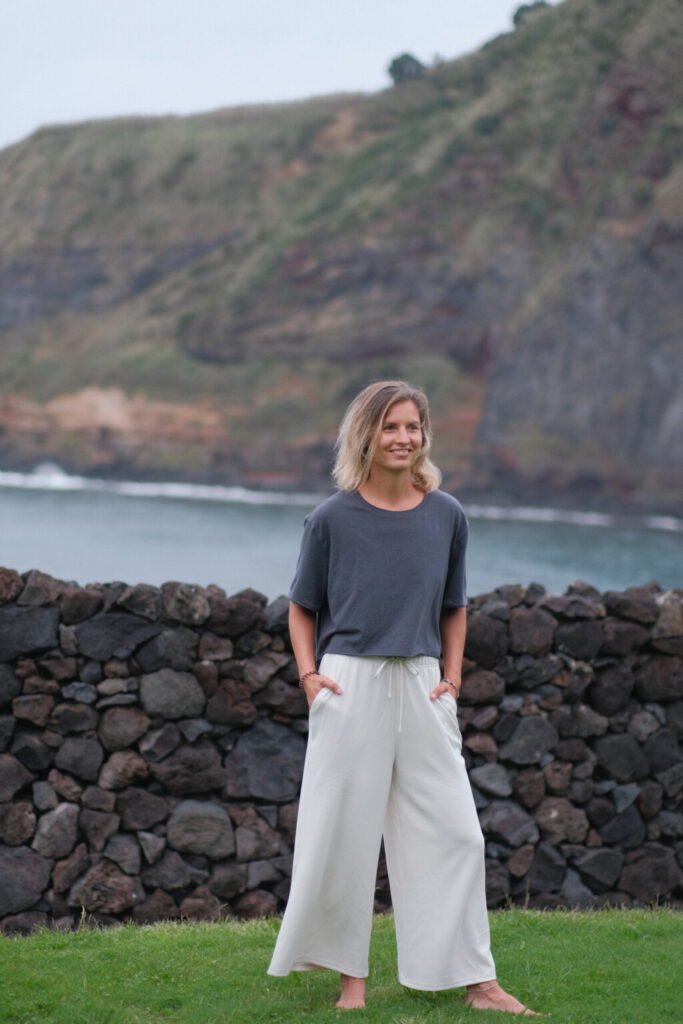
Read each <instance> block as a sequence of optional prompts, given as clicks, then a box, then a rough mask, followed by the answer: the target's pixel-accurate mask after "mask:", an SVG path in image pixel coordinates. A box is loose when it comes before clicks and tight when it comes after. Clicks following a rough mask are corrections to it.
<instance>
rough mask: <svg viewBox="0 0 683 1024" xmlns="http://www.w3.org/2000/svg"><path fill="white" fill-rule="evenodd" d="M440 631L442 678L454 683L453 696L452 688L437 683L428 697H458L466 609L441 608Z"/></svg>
mask: <svg viewBox="0 0 683 1024" xmlns="http://www.w3.org/2000/svg"><path fill="white" fill-rule="evenodd" d="M439 627H440V631H441V650H442V651H443V677H444V679H450V680H452V681H453V682H454V683H455V691H456V692H455V694H454V693H453V688H452V687H450V686H447V685H446V684H445V683H439V685H438V686H436V687H435V688H434V689H433V690H432V692H431V693H430V695H429V696H430V697H432V698H435V697H440V696H441V694H442V693H445V692H447V691H448V692H449V693H450V694H451V696H456V697H457V696H458V695H459V693H460V687H461V686H462V658H463V654H464V651H465V636H466V633H467V608H466V607H461V608H442V610H441V618H440V621H439Z"/></svg>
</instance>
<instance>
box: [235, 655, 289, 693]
mask: <svg viewBox="0 0 683 1024" xmlns="http://www.w3.org/2000/svg"><path fill="white" fill-rule="evenodd" d="M289 661H290V658H289V655H288V654H284V653H281V652H278V651H271V650H266V651H261V652H260V653H259V654H256V655H255V656H254V657H251V658H249V660H248V661H247V663H246V665H245V666H244V682H245V683H246V684H247V685H248V686H249V687H250V689H251V690H260V689H262V687H264V686H265V685H266V683H268V682H269V681H270V679H272V677H273V676H274V675H275V673H276V672H278V671H279V670H280V669H281V668H284V667H285V665H288V664H289Z"/></svg>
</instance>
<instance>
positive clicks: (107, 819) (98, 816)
mask: <svg viewBox="0 0 683 1024" xmlns="http://www.w3.org/2000/svg"><path fill="white" fill-rule="evenodd" d="M119 822H120V819H119V816H118V814H107V812H106V811H89V810H87V809H86V810H82V811H81V813H80V814H79V816H78V824H79V826H80V829H81V831H82V832H83V833H84V835H85V837H86V839H87V840H88V844H89V846H90V847H91V849H93V850H103V849H104V847H105V843H106V842H107V839H109V838H110V837H111V836H113V835H115V833H116V832H118V829H119Z"/></svg>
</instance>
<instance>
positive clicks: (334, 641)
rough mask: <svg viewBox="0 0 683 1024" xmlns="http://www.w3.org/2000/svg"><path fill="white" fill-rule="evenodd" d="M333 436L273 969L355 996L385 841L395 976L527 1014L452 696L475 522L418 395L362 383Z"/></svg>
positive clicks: (309, 564) (298, 589) (305, 624)
mask: <svg viewBox="0 0 683 1024" xmlns="http://www.w3.org/2000/svg"><path fill="white" fill-rule="evenodd" d="M336 447H337V459H336V463H335V467H334V472H333V475H334V478H335V481H336V483H337V485H338V487H339V490H338V492H337V493H335V494H333V495H332V496H331V497H329V498H327V499H325V500H324V501H323V502H322V503H321V504H320V505H318V507H317V508H316V509H314V510H313V511H312V512H311V513H310V514H309V515H308V516H307V517H306V519H305V520H304V535H303V540H302V544H301V551H300V554H299V560H298V563H297V568H296V574H295V578H294V581H293V583H292V587H291V590H290V593H289V598H290V617H289V627H290V634H291V638H292V647H293V650H294V656H295V658H296V663H297V668H298V671H299V677H300V684H301V685H302V686H303V688H304V690H305V692H306V696H307V699H308V703H309V708H310V720H309V739H308V748H307V753H306V761H305V766H304V776H303V781H302V788H301V799H300V804H299V815H298V821H297V832H296V842H295V848H294V865H293V873H292V885H291V890H290V895H289V900H288V903H287V908H286V911H285V914H284V917H283V920H282V925H281V928H280V932H279V935H278V938H277V943H276V946H275V950H274V952H273V957H272V960H271V963H270V966H269V967H268V973H269V974H272V975H285V974H288V973H289V972H290V971H291V970H311V969H314V968H317V967H324V968H328V969H331V970H336V971H339V972H340V975H341V994H340V997H339V1000H338V1002H337V1003H336V1006H337V1007H340V1008H344V1009H351V1008H354V1007H362V1006H364V1005H365V978H366V977H367V974H368V947H369V942H370V932H371V927H372V914H373V906H374V893H375V880H376V872H377V862H378V857H379V851H380V842H381V839H382V835H383V836H384V848H385V854H386V861H387V870H388V874H389V881H390V884H391V895H392V904H393V912H394V920H395V927H396V939H397V947H398V976H399V981H400V982H401V984H403V985H406V986H408V987H410V988H415V989H425V990H432V991H433V990H437V989H445V988H457V987H461V986H466V988H467V992H466V996H465V1001H466V1003H468V1004H469V1005H471V1006H474V1007H477V1008H481V1009H499V1010H507V1011H510V1012H513V1013H524V1014H525V1015H527V1016H531V1015H532V1014H533V1011H531V1010H528V1009H527V1008H526V1007H524V1005H523V1004H522V1003H520V1002H519V1000H517V999H515V997H514V996H512V995H510V994H508V993H507V992H505V991H504V990H503V989H502V988H501V986H500V985H499V984H498V982H497V980H496V972H495V967H494V962H493V959H492V956H491V952H490V942H489V926H488V916H487V910H486V896H485V874H484V837H483V835H482V831H481V827H480V825H479V820H478V817H477V812H476V808H475V805H474V799H473V797H472V791H471V788H470V785H469V780H468V778H467V774H466V770H465V763H464V760H463V758H462V754H461V746H462V738H461V735H460V730H459V728H458V719H457V706H456V699H457V697H458V693H459V690H460V685H461V666H462V656H463V648H464V644H465V629H466V615H467V611H466V604H467V597H466V584H465V549H466V545H467V536H468V522H467V518H466V516H465V513H464V511H463V508H462V506H461V505H460V503H459V502H458V501H457V499H455V498H453V497H451V496H450V495H448V494H446V493H445V492H444V491H441V490H439V488H438V485H439V483H440V481H441V474H440V472H439V470H438V469H437V468H436V466H434V464H433V463H432V462H431V460H430V459H429V451H430V448H431V428H430V422H429V409H428V404H427V398H426V396H425V395H424V393H423V392H422V391H421V390H420V389H417V388H414V387H411V386H410V385H409V384H407V383H405V382H404V381H379V382H376V383H373V384H370V385H369V386H368V387H366V388H364V389H363V390H362V391H361V392H360V394H359V395H357V397H356V398H355V399H354V401H353V402H352V403H351V405H350V406H349V408H348V410H347V412H346V415H345V417H344V420H343V422H342V424H341V428H340V431H339V437H338V440H337V445H336ZM440 655H443V664H444V673H443V676H442V675H441V672H440V666H439V657H440ZM534 1016H535V1014H534Z"/></svg>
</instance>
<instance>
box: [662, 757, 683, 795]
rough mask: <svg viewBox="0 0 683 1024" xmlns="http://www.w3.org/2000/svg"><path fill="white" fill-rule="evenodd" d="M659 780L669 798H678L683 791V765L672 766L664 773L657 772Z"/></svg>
mask: <svg viewBox="0 0 683 1024" xmlns="http://www.w3.org/2000/svg"><path fill="white" fill-rule="evenodd" d="M657 778H658V779H659V781H660V782H661V784H662V786H663V787H664V792H665V793H666V795H667V796H670V797H676V796H678V794H679V793H680V792H681V790H683V764H676V765H672V766H671V768H667V769H666V770H665V771H663V772H657Z"/></svg>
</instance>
